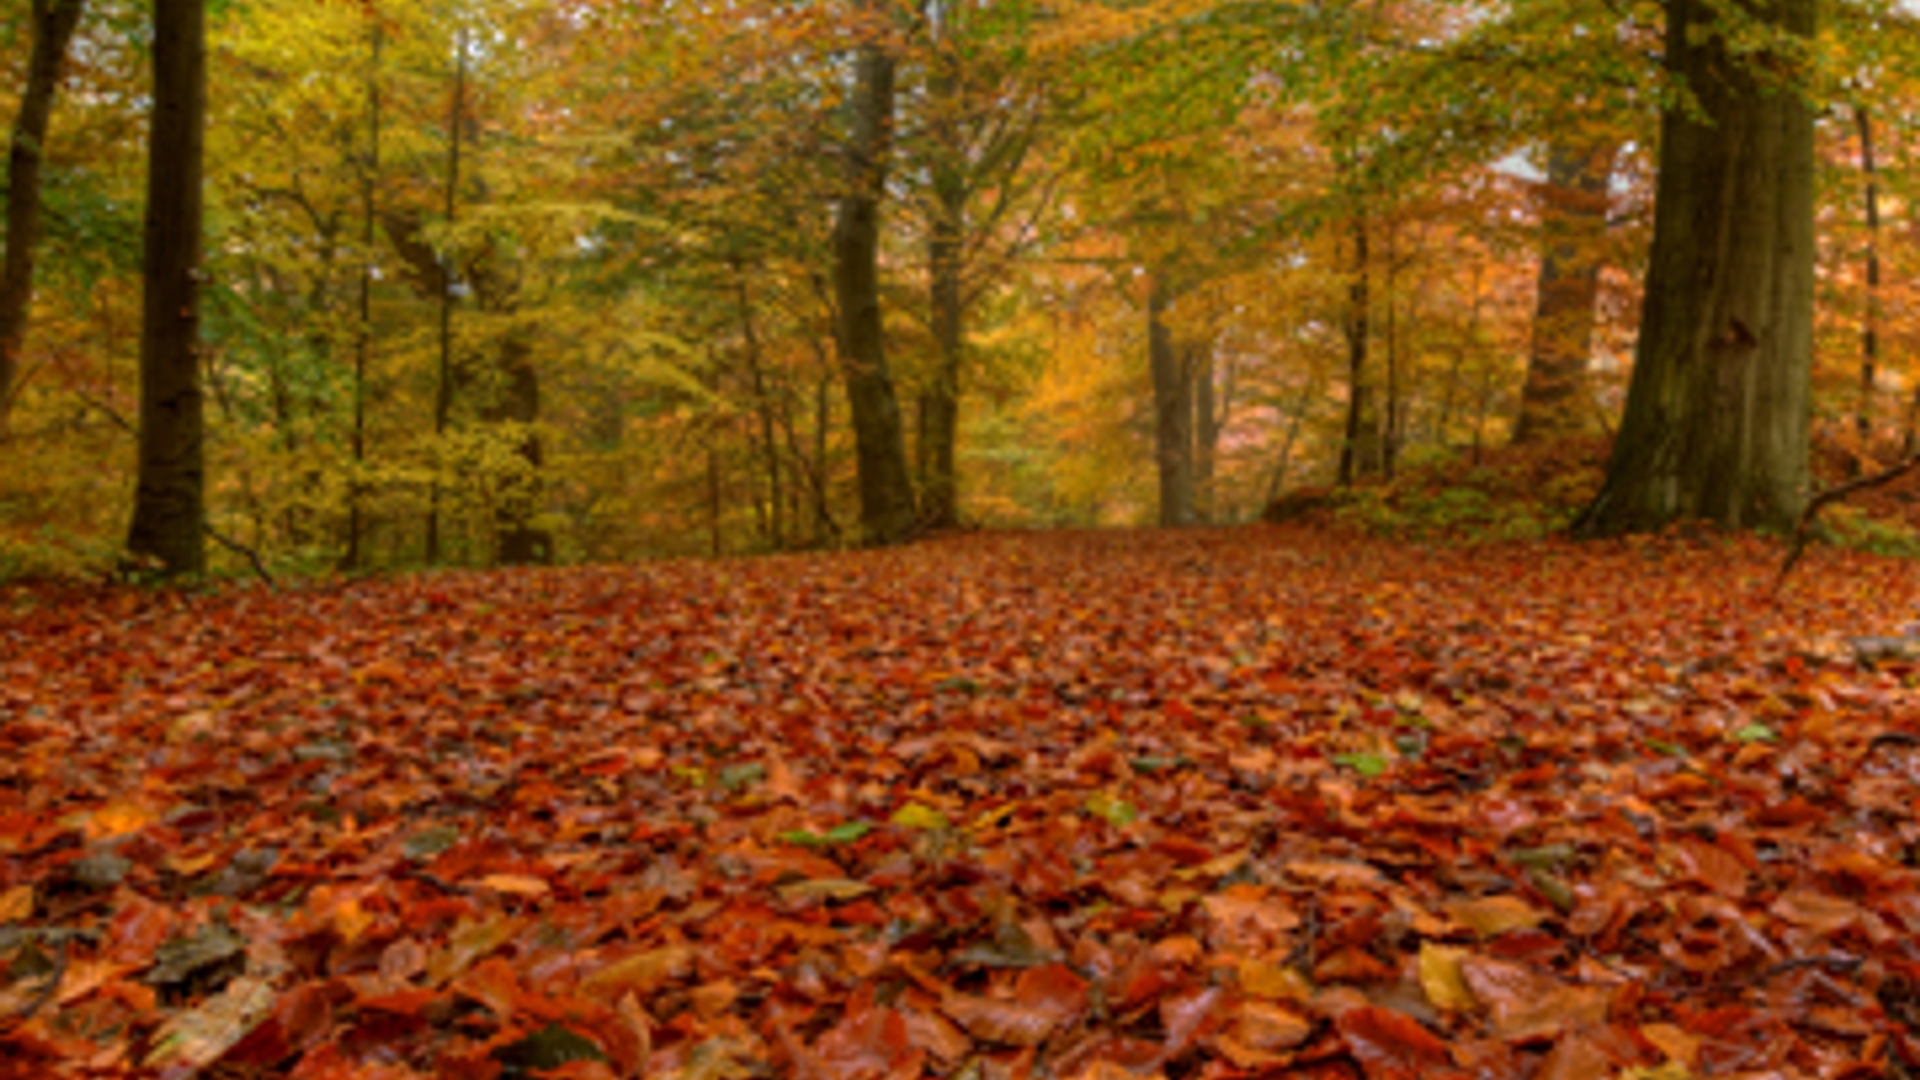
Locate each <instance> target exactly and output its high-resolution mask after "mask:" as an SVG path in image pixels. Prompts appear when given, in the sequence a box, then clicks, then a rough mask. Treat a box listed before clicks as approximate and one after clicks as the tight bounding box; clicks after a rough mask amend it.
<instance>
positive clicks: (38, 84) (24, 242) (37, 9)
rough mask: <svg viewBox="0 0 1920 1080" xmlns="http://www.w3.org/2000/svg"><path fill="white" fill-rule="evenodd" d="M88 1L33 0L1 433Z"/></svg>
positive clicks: (13, 191) (13, 190)
mask: <svg viewBox="0 0 1920 1080" xmlns="http://www.w3.org/2000/svg"><path fill="white" fill-rule="evenodd" d="M85 10H86V2H85V0H33V53H32V55H31V56H30V57H29V58H28V61H27V87H26V92H25V93H24V94H22V95H21V97H20V111H19V112H18V113H17V114H15V116H14V119H13V142H12V144H11V146H10V148H9V150H8V153H7V261H6V271H5V275H4V277H0V437H4V436H5V435H6V433H7V420H8V417H9V416H11V415H12V413H13V395H14V384H15V382H16V381H17V380H18V377H19V376H18V373H19V370H20V350H21V348H22V347H23V346H24V345H25V344H26V340H27V314H28V311H29V309H30V308H31V306H32V304H33V259H34V254H35V252H36V250H37V249H38V248H39V246H40V166H41V163H42V162H43V161H44V160H45V159H46V146H47V129H48V127H49V126H50V124H51V122H52V119H53V99H54V97H55V95H56V94H57V93H58V92H59V89H60V69H61V68H62V67H63V66H64V65H65V63H66V57H67V45H68V43H70V42H71V41H72V40H73V32H74V30H75V28H77V27H78V26H79V25H80V16H81V14H82V13H83V12H84V11H85Z"/></svg>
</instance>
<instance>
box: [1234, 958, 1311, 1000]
mask: <svg viewBox="0 0 1920 1080" xmlns="http://www.w3.org/2000/svg"><path fill="white" fill-rule="evenodd" d="M1240 989H1241V990H1244V991H1246V993H1247V994H1249V995H1250V996H1252V997H1257V998H1267V999H1270V1000H1279V1001H1309V1000H1311V999H1312V998H1313V984H1312V983H1310V982H1308V981H1307V978H1306V976H1304V975H1302V974H1300V972H1299V971H1298V970H1297V969H1295V968H1291V967H1288V966H1286V965H1284V964H1276V963H1273V962H1272V961H1269V960H1242V961H1241V962H1240Z"/></svg>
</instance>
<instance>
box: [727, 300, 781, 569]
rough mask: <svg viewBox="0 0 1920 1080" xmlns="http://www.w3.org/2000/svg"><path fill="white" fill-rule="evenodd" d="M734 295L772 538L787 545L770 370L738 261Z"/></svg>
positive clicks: (777, 545)
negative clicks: (764, 467)
mask: <svg viewBox="0 0 1920 1080" xmlns="http://www.w3.org/2000/svg"><path fill="white" fill-rule="evenodd" d="M733 283H734V298H735V300H736V302H737V303H738V304H739V306H740V337H741V341H742V343H743V344H744V345H745V346H746V361H747V375H748V377H749V378H751V379H752V380H753V409H754V413H755V414H756V415H757V416H758V417H759V419H760V445H761V447H762V448H763V449H764V450H765V452H766V457H767V501H768V503H769V504H770V512H771V515H772V516H771V519H770V521H769V523H768V539H769V540H771V541H772V543H773V546H774V548H775V549H776V550H778V549H780V548H784V547H785V546H786V542H787V541H786V528H785V522H784V521H783V520H782V518H781V514H782V506H781V495H782V488H781V486H780V444H779V443H778V442H776V441H775V439H774V432H773V427H774V408H773V398H772V397H771V396H770V395H769V394H768V393H767V378H766V372H765V370H764V368H763V366H762V364H761V357H760V334H759V330H758V328H757V327H756V326H755V325H754V321H753V299H752V297H751V296H750V295H749V294H748V292H747V276H746V271H745V270H744V269H743V268H742V267H741V266H740V264H739V263H738V262H736V263H734V266H733Z"/></svg>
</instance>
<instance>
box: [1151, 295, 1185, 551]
mask: <svg viewBox="0 0 1920 1080" xmlns="http://www.w3.org/2000/svg"><path fill="white" fill-rule="evenodd" d="M1167 303H1168V298H1167V292H1166V285H1165V283H1164V282H1163V281H1161V279H1160V277H1159V275H1155V276H1154V279H1153V281H1152V283H1151V284H1150V285H1149V291H1148V294H1147V361H1148V364H1149V366H1150V367H1151V368H1152V370H1153V443H1154V446H1153V450H1154V455H1153V456H1154V460H1155V462H1156V463H1157V464H1158V466H1159V475H1160V524H1161V525H1163V526H1181V525H1191V524H1193V523H1194V519H1195V514H1194V488H1193V382H1192V380H1190V379H1189V378H1187V372H1186V370H1185V365H1183V364H1182V363H1181V362H1180V353H1179V350H1178V349H1176V348H1175V347H1174V342H1173V331H1172V330H1170V329H1169V328H1168V327H1167V323H1166V312H1167Z"/></svg>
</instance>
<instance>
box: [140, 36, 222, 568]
mask: <svg viewBox="0 0 1920 1080" xmlns="http://www.w3.org/2000/svg"><path fill="white" fill-rule="evenodd" d="M206 106H207V49H206V0H155V2H154V6H153V116H152V121H151V127H150V129H149V132H148V142H147V212H146V230H145V231H146V235H145V256H144V258H145V263H144V266H143V275H144V283H145V295H144V298H143V303H142V317H141V324H140V464H139V482H138V484H137V486H136V488H135V491H134V501H133V523H132V525H131V526H130V528H129V529H128V532H127V549H128V550H129V551H130V552H132V553H133V554H134V555H135V556H138V557H147V558H152V559H155V560H158V562H159V563H160V566H161V567H162V568H163V569H164V570H165V572H166V573H168V574H198V573H201V572H203V571H204V570H205V569H206V541H205V534H206V527H207V509H206V465H205V457H204V447H203V441H204V435H205V419H204V415H203V409H204V403H203V401H202V397H201V391H200V348H199V344H200V246H201V240H200V221H201V212H202V206H203V203H202V199H201V190H200V189H201V178H202V175H203V172H202V170H203V167H204V162H203V158H204V148H205V142H206V139H205V135H206V129H205V120H206Z"/></svg>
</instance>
